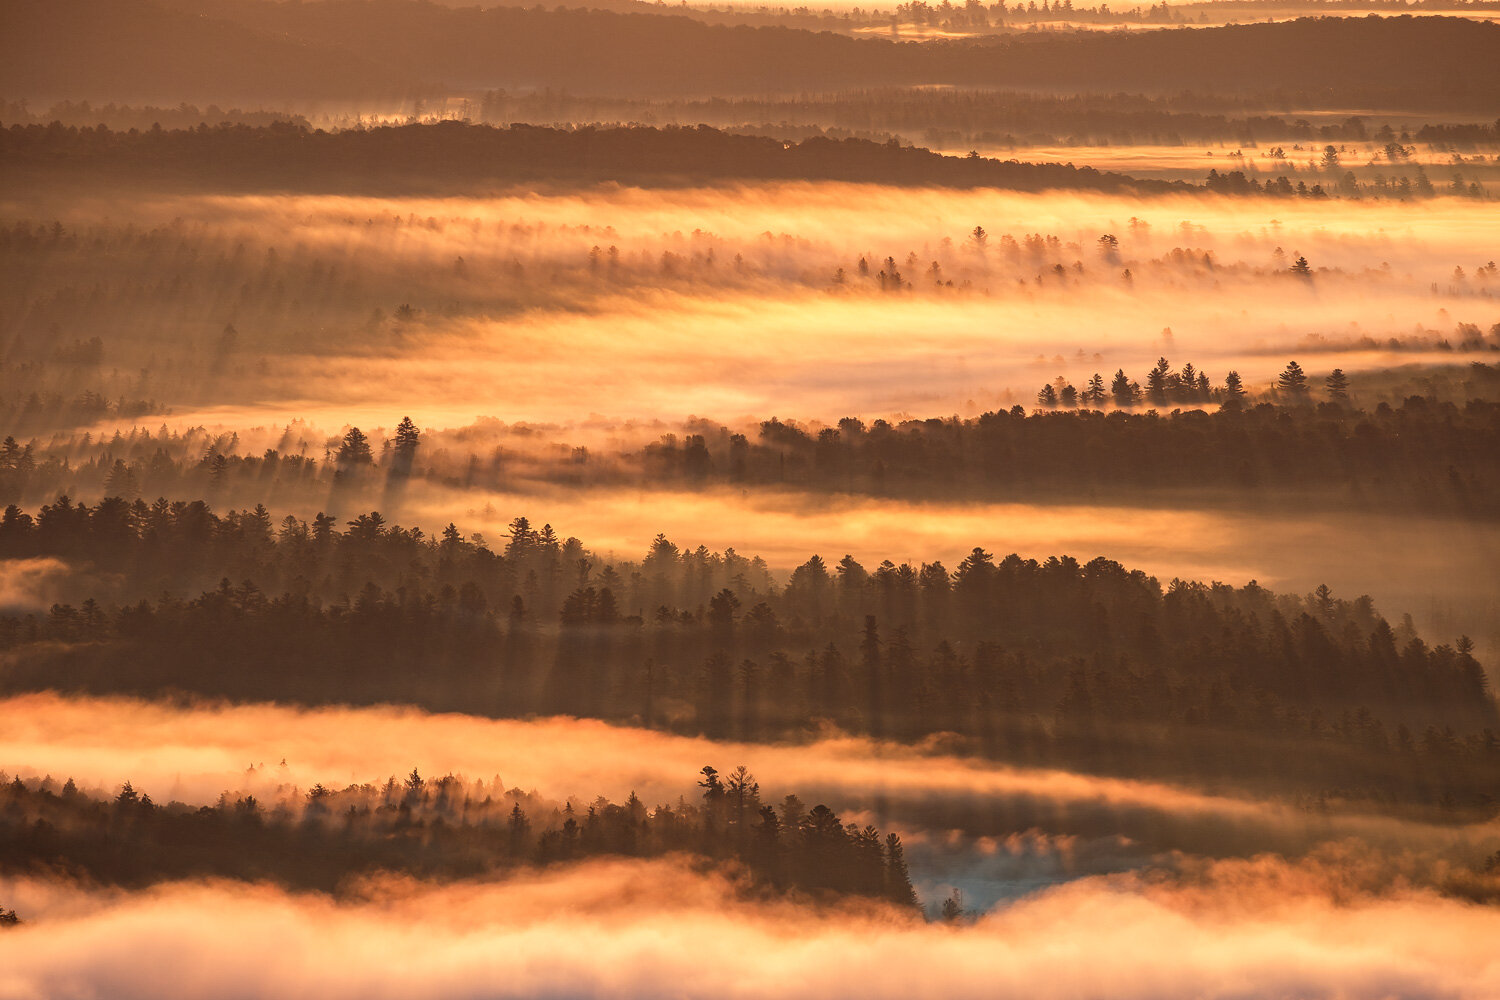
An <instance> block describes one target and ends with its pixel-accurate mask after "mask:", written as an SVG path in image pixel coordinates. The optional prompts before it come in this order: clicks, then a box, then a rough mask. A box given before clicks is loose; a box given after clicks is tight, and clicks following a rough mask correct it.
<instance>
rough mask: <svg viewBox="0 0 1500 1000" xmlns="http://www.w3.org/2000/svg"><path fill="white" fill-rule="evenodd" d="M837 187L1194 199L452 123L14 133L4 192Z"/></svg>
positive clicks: (1052, 176)
mask: <svg viewBox="0 0 1500 1000" xmlns="http://www.w3.org/2000/svg"><path fill="white" fill-rule="evenodd" d="M739 180H836V181H853V182H866V183H881V184H903V185H932V186H941V187H1001V188H1013V189H1019V190H1032V191H1035V190H1043V189H1049V188H1078V189H1088V190H1098V191H1119V190H1126V189H1131V190H1141V191H1169V190H1192V188H1191V186H1189V185H1183V184H1174V183H1168V182H1165V181H1141V180H1136V179H1133V178H1130V177H1127V176H1124V175H1123V174H1115V173H1105V172H1101V171H1098V170H1094V169H1092V168H1090V167H1077V168H1075V167H1073V166H1071V165H1063V164H1055V163H1016V162H1001V161H999V160H991V159H985V158H983V157H978V156H969V157H953V156H940V155H938V154H936V153H932V152H929V151H927V150H925V149H913V148H911V147H901V146H896V145H886V144H880V143H874V142H868V141H865V140H861V139H845V140H833V139H808V140H807V141H805V142H802V143H800V144H796V145H792V144H789V143H783V142H781V141H779V140H776V139H770V138H767V137H765V136H752V135H735V134H731V133H727V132H720V131H718V130H716V129H711V128H707V127H706V126H700V127H697V128H663V129H657V128H646V127H633V128H611V129H593V128H584V129H578V130H572V131H570V130H566V129H555V128H538V127H535V126H530V125H513V126H511V127H510V128H494V127H491V126H487V125H464V124H460V123H458V122H445V123H441V124H434V125H403V126H395V127H383V128H376V129H369V130H349V131H342V132H321V131H309V130H308V129H306V128H302V127H298V126H294V125H290V124H287V125H275V126H269V127H260V128H256V127H250V126H243V125H224V126H220V127H217V128H203V129H184V130H181V131H170V130H164V129H153V130H147V131H144V132H140V131H132V132H113V131H110V130H107V129H103V128H66V127H63V126H61V125H51V126H44V125H28V126H20V125H17V126H12V127H10V128H7V129H0V183H5V184H18V183H25V184H27V185H29V186H37V185H40V184H44V183H57V184H64V185H66V184H69V183H71V182H75V181H77V182H84V183H88V184H90V185H99V184H101V183H103V184H109V183H119V184H124V185H141V186H156V187H169V188H173V189H192V190H295V191H338V192H352V191H363V192H369V193H394V192H401V193H405V192H416V191H421V192H451V191H457V190H475V189H482V188H483V187H485V186H486V185H488V186H496V185H503V184H510V183H517V182H527V183H549V182H563V183H567V182H573V183H600V182H606V181H619V182H622V183H633V184H643V185H676V184H701V183H715V182H724V181H739Z"/></svg>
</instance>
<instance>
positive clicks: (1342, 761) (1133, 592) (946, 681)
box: [0, 498, 1500, 810]
mask: <svg viewBox="0 0 1500 1000" xmlns="http://www.w3.org/2000/svg"><path fill="white" fill-rule="evenodd" d="M0 554H3V555H4V557H6V558H11V559H39V558H56V559H61V560H64V561H66V562H67V563H70V564H74V565H78V566H80V567H81V566H88V567H90V571H91V572H93V573H96V574H99V575H101V576H102V577H105V578H108V577H113V576H121V577H123V578H124V579H125V580H126V581H128V583H127V590H126V591H125V592H124V593H126V594H127V595H142V596H139V597H134V596H126V597H125V598H124V599H123V600H122V601H121V602H120V603H118V604H102V603H100V602H98V601H96V600H93V599H89V600H86V601H84V602H83V603H82V604H81V605H79V606H76V607H75V606H72V605H54V606H53V607H52V608H51V609H50V610H48V611H47V612H46V613H45V614H35V613H32V614H15V613H12V614H10V615H8V616H6V617H5V618H3V619H0V643H3V645H4V647H5V648H6V649H8V650H10V651H11V657H12V659H11V665H10V667H9V668H8V670H7V672H6V676H5V678H4V682H3V683H4V688H5V690H6V691H8V692H15V691H24V690H45V689H48V688H57V689H61V690H73V691H87V692H94V693H119V692H124V693H132V694H148V695H160V694H169V693H171V692H174V691H175V692H191V693H195V694H200V695H208V696H213V697H229V698H235V699H248V700H265V699H270V698H293V699H295V700H298V701H303V702H311V703H322V702H330V701H332V702H347V701H354V702H360V703H380V702H404V703H410V704H418V705H423V706H424V707H427V708H430V709H433V710H438V711H451V710H457V709H460V708H462V709H463V710H465V711H470V712H476V711H478V712H484V713H486V714H491V715H496V716H526V715H529V714H532V713H544V714H565V715H586V716H594V717H599V718H604V719H611V720H619V721H629V722H631V723H634V724H640V725H644V726H645V727H647V728H655V727H657V726H665V727H667V728H671V729H674V730H677V731H683V732H699V733H702V734H704V735H707V736H709V737H713V738H730V737H732V738H735V739H739V740H771V739H780V738H787V737H795V735H796V734H797V733H798V732H799V731H807V730H809V729H810V728H811V727H813V726H814V725H815V723H816V722H817V720H827V721H829V722H832V723H833V724H835V725H837V726H839V727H841V728H843V729H846V730H848V731H852V732H862V733H868V734H871V735H873V736H876V737H880V738H887V737H889V738H893V739H898V740H901V741H904V742H910V741H917V740H921V739H923V738H924V737H929V736H932V735H934V734H939V733H953V734H956V735H957V736H959V737H962V738H963V745H964V746H965V747H966V748H967V749H968V750H969V752H973V753H978V754H981V755H986V756H989V757H993V758H997V759H1003V760H1011V761H1016V762H1024V763H1027V764H1032V765H1047V766H1058V767H1072V768H1080V769H1084V770H1089V771H1097V772H1106V773H1119V774H1123V775H1128V776H1136V777H1143V776H1144V777H1155V778H1174V779H1183V778H1194V779H1200V780H1201V779H1205V778H1213V779H1215V780H1229V781H1234V782H1237V783H1243V784H1244V785H1245V786H1247V787H1255V788H1257V789H1264V788H1275V789H1280V790H1283V791H1285V790H1287V789H1293V790H1295V791H1298V792H1301V793H1308V794H1314V793H1319V792H1323V793H1327V792H1329V791H1331V790H1335V789H1336V790H1338V791H1339V792H1340V794H1344V795H1353V796H1356V797H1359V798H1368V799H1371V800H1373V801H1376V802H1381V801H1390V802H1396V803H1400V802H1425V803H1428V804H1435V803H1441V804H1442V805H1443V806H1444V807H1445V808H1453V809H1464V810H1475V809H1479V810H1485V809H1488V808H1489V807H1488V806H1487V805H1485V803H1487V802H1488V801H1489V799H1488V793H1487V792H1486V791H1484V789H1485V788H1486V787H1487V784H1486V783H1487V782H1491V781H1493V778H1494V768H1495V767H1496V766H1497V765H1500V757H1497V754H1500V741H1497V738H1496V723H1497V719H1496V713H1495V708H1494V705H1493V702H1492V700H1491V699H1490V697H1489V693H1488V682H1487V680H1486V678H1485V675H1484V672H1483V670H1482V669H1481V668H1480V666H1479V664H1478V662H1477V661H1476V660H1475V659H1474V658H1473V656H1472V655H1471V653H1472V650H1473V643H1472V642H1471V641H1470V640H1469V639H1468V638H1467V637H1458V638H1457V639H1456V641H1455V642H1454V644H1452V645H1450V644H1447V643H1443V644H1439V645H1437V646H1429V645H1428V644H1427V643H1425V642H1424V641H1423V640H1422V639H1421V638H1419V637H1418V636H1417V635H1416V634H1415V633H1414V632H1413V631H1412V628H1411V625H1410V623H1409V621H1408V622H1404V623H1402V624H1401V625H1400V626H1399V627H1398V628H1393V627H1392V626H1391V625H1390V624H1389V623H1388V622H1387V621H1386V620H1385V619H1384V618H1382V617H1381V616H1379V615H1378V614H1377V613H1376V612H1375V610H1374V608H1373V605H1372V602H1371V601H1370V599H1369V598H1367V597H1365V598H1359V599H1356V600H1353V601H1350V600H1346V599H1341V598H1337V597H1335V596H1334V595H1333V594H1332V593H1330V592H1329V590H1328V588H1326V587H1321V588H1319V590H1318V591H1317V592H1316V593H1315V594H1312V595H1308V596H1307V597H1306V598H1302V597H1296V596H1293V595H1277V594H1274V593H1272V592H1270V591H1267V590H1265V589H1264V588H1261V587H1259V586H1257V585H1256V584H1254V583H1253V582H1252V583H1250V584H1248V585H1246V586H1244V587H1232V586H1227V585H1224V584H1218V583H1215V584H1213V585H1211V586H1210V585H1205V584H1196V583H1188V582H1185V581H1180V580H1178V581H1172V583H1171V585H1170V586H1169V587H1163V586H1162V585H1161V584H1160V583H1159V582H1158V581H1157V580H1155V579H1153V578H1151V577H1148V576H1146V575H1145V574H1143V573H1141V572H1140V571H1130V570H1128V569H1126V568H1125V567H1122V566H1120V565H1119V564H1118V563H1115V562H1112V561H1110V560H1107V559H1103V558H1098V559H1094V560H1092V561H1090V562H1088V563H1086V564H1080V563H1079V562H1078V561H1077V560H1076V559H1074V558H1071V557H1067V556H1063V557H1060V558H1058V557H1054V558H1052V559H1048V560H1047V561H1045V562H1041V563H1039V562H1037V561H1035V560H1027V559H1021V558H1019V557H1017V556H1014V555H1011V556H1008V557H1005V558H1002V559H999V560H996V559H995V557H994V556H993V555H991V554H990V553H988V552H985V551H984V550H982V549H979V548H975V549H974V550H973V552H971V553H970V555H969V556H968V557H967V558H965V559H964V560H963V562H962V563H960V564H959V565H958V566H957V567H955V568H954V569H953V570H951V571H950V570H949V569H948V568H946V567H945V566H943V565H942V564H941V563H928V564H923V565H921V566H913V565H910V564H905V563H903V564H902V565H899V566H898V565H895V564H893V563H891V562H889V561H886V562H883V563H882V564H881V565H879V566H877V567H874V568H872V569H866V568H865V567H864V566H862V565H860V564H859V563H858V562H857V561H855V560H854V559H852V558H849V557H847V556H846V557H845V558H843V559H842V560H840V561H838V562H837V563H836V564H832V565H830V563H829V562H826V561H825V560H823V559H822V558H821V557H818V556H814V557H812V558H811V559H809V560H808V561H807V562H806V563H804V564H803V565H801V566H800V567H798V568H797V570H796V571H794V572H793V573H792V575H791V577H790V580H789V581H788V583H787V584H786V586H785V587H784V588H783V587H777V586H776V585H775V584H774V583H773V582H772V581H771V580H770V578H769V576H768V574H767V573H766V571H765V567H764V563H761V562H759V561H757V560H754V559H752V558H747V557H746V556H743V555H740V554H738V553H734V552H724V553H713V552H709V551H707V550H705V549H702V548H700V549H698V550H696V551H682V550H679V549H678V547H677V546H676V545H674V544H673V543H672V542H671V541H670V540H669V539H667V538H666V537H665V536H658V537H657V539H656V541H655V542H654V543H653V545H652V547H651V550H650V551H649V552H648V553H646V554H645V556H644V557H642V558H641V559H640V560H638V561H620V562H618V563H617V564H616V563H603V564H602V565H601V563H602V560H600V559H599V558H598V557H597V556H594V555H592V554H591V553H589V551H588V550H587V549H586V548H585V547H584V546H583V544H582V543H581V542H580V541H579V540H577V539H574V538H568V539H560V538H559V537H558V536H557V534H556V533H555V532H554V531H553V530H552V528H551V526H550V525H545V526H543V527H542V528H541V529H535V528H532V527H531V525H530V523H529V522H528V521H527V520H526V519H524V518H518V519H517V520H516V521H515V522H513V524H512V526H511V532H510V536H509V539H508V541H507V543H506V546H505V548H504V549H503V550H502V551H499V552H496V551H494V550H491V549H489V548H488V547H486V546H484V545H479V544H475V543H473V542H471V541H468V540H466V539H465V537H464V535H463V534H462V533H461V532H460V531H459V530H458V529H457V528H455V527H453V526H452V525H450V526H449V527H448V528H447V529H445V531H444V532H443V534H442V535H441V536H440V537H427V536H425V535H424V534H423V533H422V532H421V531H418V530H415V529H403V528H401V527H400V526H398V525H390V524H387V523H386V521H385V519H384V518H383V517H381V516H380V514H379V513H378V512H370V513H368V514H361V515H359V516H358V517H356V518H354V519H353V520H351V521H348V522H347V524H346V525H344V526H342V530H341V526H340V525H339V524H338V522H337V520H336V519H334V518H332V517H328V516H326V515H322V514H320V515H318V517H317V518H315V519H314V521H313V523H312V524H308V523H306V522H303V521H300V520H298V519H296V518H294V517H291V516H288V517H286V518H285V519H283V520H282V521H281V522H280V523H279V524H273V521H272V518H271V515H270V514H269V512H268V511H266V510H265V508H263V507H257V508H256V509H255V510H253V511H243V512H229V513H228V514H226V515H224V516H222V517H221V516H219V515H216V514H214V513H213V511H212V510H211V509H210V508H209V507H208V506H207V505H205V504H203V503H202V502H201V501H199V502H184V501H178V502H175V503H169V502H167V501H165V500H160V501H157V502H156V503H154V504H148V503H146V502H145V501H136V502H135V503H134V504H130V503H127V502H125V501H123V500H120V499H118V498H111V499H108V500H105V501H103V502H102V503H101V504H100V505H98V506H97V507H92V508H91V507H88V506H85V505H75V504H73V503H72V502H71V501H70V500H69V499H67V498H62V499H60V500H59V501H58V502H57V503H55V504H48V505H46V506H44V507H42V508H41V509H40V510H38V511H37V512H36V516H35V517H33V516H32V515H31V514H29V513H27V512H25V511H22V510H20V509H18V508H16V507H14V506H12V507H10V508H8V509H7V511H6V514H5V516H4V520H3V521H0ZM216 576H218V577H220V583H219V585H218V586H217V587H215V588H213V589H209V590H205V591H204V592H202V593H201V594H196V595H194V594H191V593H188V594H182V596H172V593H173V591H174V590H176V591H177V592H178V593H181V590H180V587H181V584H182V582H184V581H188V580H192V579H212V578H214V577H216ZM231 579H234V580H239V581H242V582H239V583H231ZM174 584H175V585H174ZM162 592H165V593H166V595H167V596H163V597H160V598H151V597H146V596H144V595H151V594H159V593H162ZM204 649H210V650H212V654H211V655H212V657H213V662H214V663H215V669H214V671H213V672H212V673H206V672H204V671H203V670H202V652H201V651H202V650H204ZM1104 706H1108V708H1107V709H1106V708H1104ZM1246 740H1251V741H1254V742H1255V743H1256V745H1257V747H1258V752H1257V753H1256V754H1255V755H1253V756H1246V755H1244V754H1243V753H1242V752H1241V749H1240V748H1241V746H1242V743H1243V742H1244V741H1246ZM1323 746H1329V747H1330V748H1336V749H1330V750H1329V751H1326V752H1319V753H1318V754H1317V755H1315V756H1312V757H1311V758H1310V760H1306V761H1303V762H1302V763H1301V764H1299V765H1297V766H1293V764H1292V762H1293V761H1296V760H1299V759H1300V758H1304V757H1306V756H1307V755H1308V752H1309V749H1310V748H1311V747H1323Z"/></svg>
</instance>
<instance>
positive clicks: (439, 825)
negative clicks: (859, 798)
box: [0, 766, 916, 907]
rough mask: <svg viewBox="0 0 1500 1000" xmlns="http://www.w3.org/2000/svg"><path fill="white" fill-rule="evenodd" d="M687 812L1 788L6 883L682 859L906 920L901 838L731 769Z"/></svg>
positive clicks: (318, 883) (334, 884)
mask: <svg viewBox="0 0 1500 1000" xmlns="http://www.w3.org/2000/svg"><path fill="white" fill-rule="evenodd" d="M698 785H699V787H700V789H701V796H700V797H698V798H697V800H696V801H692V802H689V801H686V800H679V801H678V802H675V803H670V804H661V805H656V806H651V807H648V806H647V805H646V804H644V803H643V802H641V800H640V799H638V798H636V797H635V796H634V795H632V796H631V797H630V798H629V799H628V800H627V801H625V802H623V803H619V804H616V803H613V802H608V801H606V800H604V799H603V798H602V797H601V798H599V799H596V800H595V801H593V802H591V803H589V804H588V805H587V806H584V805H582V804H580V805H579V806H578V807H577V808H575V806H574V803H573V802H571V801H568V802H563V803H554V802H550V801H547V800H545V799H542V798H540V797H538V796H535V795H528V794H527V793H525V792H522V791H520V790H519V789H514V788H511V789H505V788H502V787H500V786H498V785H497V784H495V783H486V782H482V781H476V782H466V781H464V780H463V779H462V778H459V777H456V776H454V775H452V774H447V775H444V776H442V777H440V778H436V779H428V778H423V777H422V776H421V774H420V773H418V771H417V769H415V768H413V769H412V771H411V773H410V774H408V775H406V776H405V778H403V779H401V780H399V781H398V780H397V779H396V778H395V777H391V778H389V779H388V780H387V781H386V782H385V783H384V784H383V785H368V784H366V785H350V786H349V787H347V788H343V789H330V788H325V787H324V786H323V785H321V784H318V785H315V786H313V787H312V788H311V789H309V790H308V791H307V792H306V793H305V795H303V796H301V797H300V799H296V798H293V799H287V798H283V799H280V800H277V801H271V802H260V801H257V800H256V798H255V796H254V795H247V794H232V793H229V792H226V793H225V794H224V795H223V796H221V797H220V800H219V802H217V803H216V804H214V805H211V806H208V805H205V806H198V807H191V806H188V805H185V804H183V803H180V802H169V803H161V804H158V803H156V802H153V801H152V799H151V795H150V793H149V792H142V791H138V790H137V789H136V788H134V787H133V786H132V784H131V783H130V782H129V781H126V782H125V783H124V784H123V786H122V787H121V788H120V791H119V792H118V793H117V794H115V795H114V796H113V797H101V796H97V795H90V794H88V793H85V792H82V791H80V790H79V789H78V787H77V785H76V784H75V783H74V782H73V781H72V780H71V779H69V780H66V781H65V782H64V783H63V784H62V786H61V787H58V784H57V782H55V781H52V780H50V779H48V780H43V781H33V782H31V783H27V782H25V781H22V780H21V779H20V778H19V777H17V778H14V779H11V780H8V781H6V782H5V783H4V786H3V788H0V871H4V872H12V873H13V872H27V871H32V870H47V871H51V872H55V873H57V874H59V875H64V876H67V877H71V878H78V879H87V880H89V881H91V882H96V883H100V884H105V885H123V886H132V887H141V886H147V885H151V884H152V883H156V882H165V881H170V880H176V879H184V878H194V877H198V878H201V877H214V878H233V879H241V880H244V881H270V882H274V883H278V884H281V885H285V886H287V887H288V888H292V889H302V890H308V889H316V890H321V891H324V892H337V891H340V890H341V889H343V890H347V889H348V888H349V887H350V886H351V885H352V884H353V883H354V882H355V880H357V879H358V878H359V877H360V876H361V875H371V874H374V873H377V872H378V873H393V872H399V873H403V874H409V875H412V876H415V877H419V878H427V879H460V878H475V877H481V876H487V875H488V876H493V875H495V874H496V873H497V872H504V871H505V870H507V869H514V868H518V867H522V866H545V865H548V864H563V863H567V862H571V861H578V860H581V859H585V858H592V857H600V856H606V855H618V856H622V857H631V858H648V857H656V856H660V855H663V854H669V853H674V852H678V853H685V854H691V855H694V856H697V857H701V858H704V859H713V860H714V861H716V862H721V863H722V862H726V861H732V862H734V863H736V864H738V865H741V866H743V869H744V871H745V872H746V873H748V875H749V877H750V879H751V881H750V884H749V885H748V886H746V891H747V892H757V893H795V894H797V895H798V897H799V898H802V899H805V900H807V901H808V902H809V903H815V902H816V901H817V900H818V899H819V898H820V895H821V896H824V897H827V896H841V895H854V896H868V897H874V898H878V899H883V900H888V901H890V902H891V903H894V904H896V905H898V906H903V907H913V906H915V903H916V897H915V895H914V893H913V892H912V887H911V881H910V876H909V875H908V873H907V868H906V861H905V859H904V854H903V850H902V846H901V838H900V837H898V836H897V835H895V834H886V835H884V836H882V834H881V833H880V831H878V830H876V829H875V828H874V827H872V826H869V825H865V826H864V827H859V826H857V825H855V824H853V823H850V824H844V823H842V822H841V821H840V820H839V817H838V816H837V814H835V813H834V812H833V811H832V810H831V809H829V808H828V807H827V806H825V805H815V806H813V807H811V808H808V807H807V806H805V805H803V804H802V802H801V800H800V799H798V798H797V796H796V795H792V794H788V795H786V796H785V797H784V798H782V799H781V800H779V801H777V802H774V803H772V802H765V801H762V797H761V791H760V784H759V783H758V782H757V781H756V780H755V778H754V777H753V776H752V775H750V774H749V772H748V771H746V770H745V768H743V767H740V768H737V769H735V770H734V771H732V772H730V773H728V774H727V775H725V776H724V777H723V778H720V776H719V772H718V771H717V770H716V769H714V768H713V767H711V766H705V767H704V768H703V771H702V777H701V779H700V780H699V782H698Z"/></svg>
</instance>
